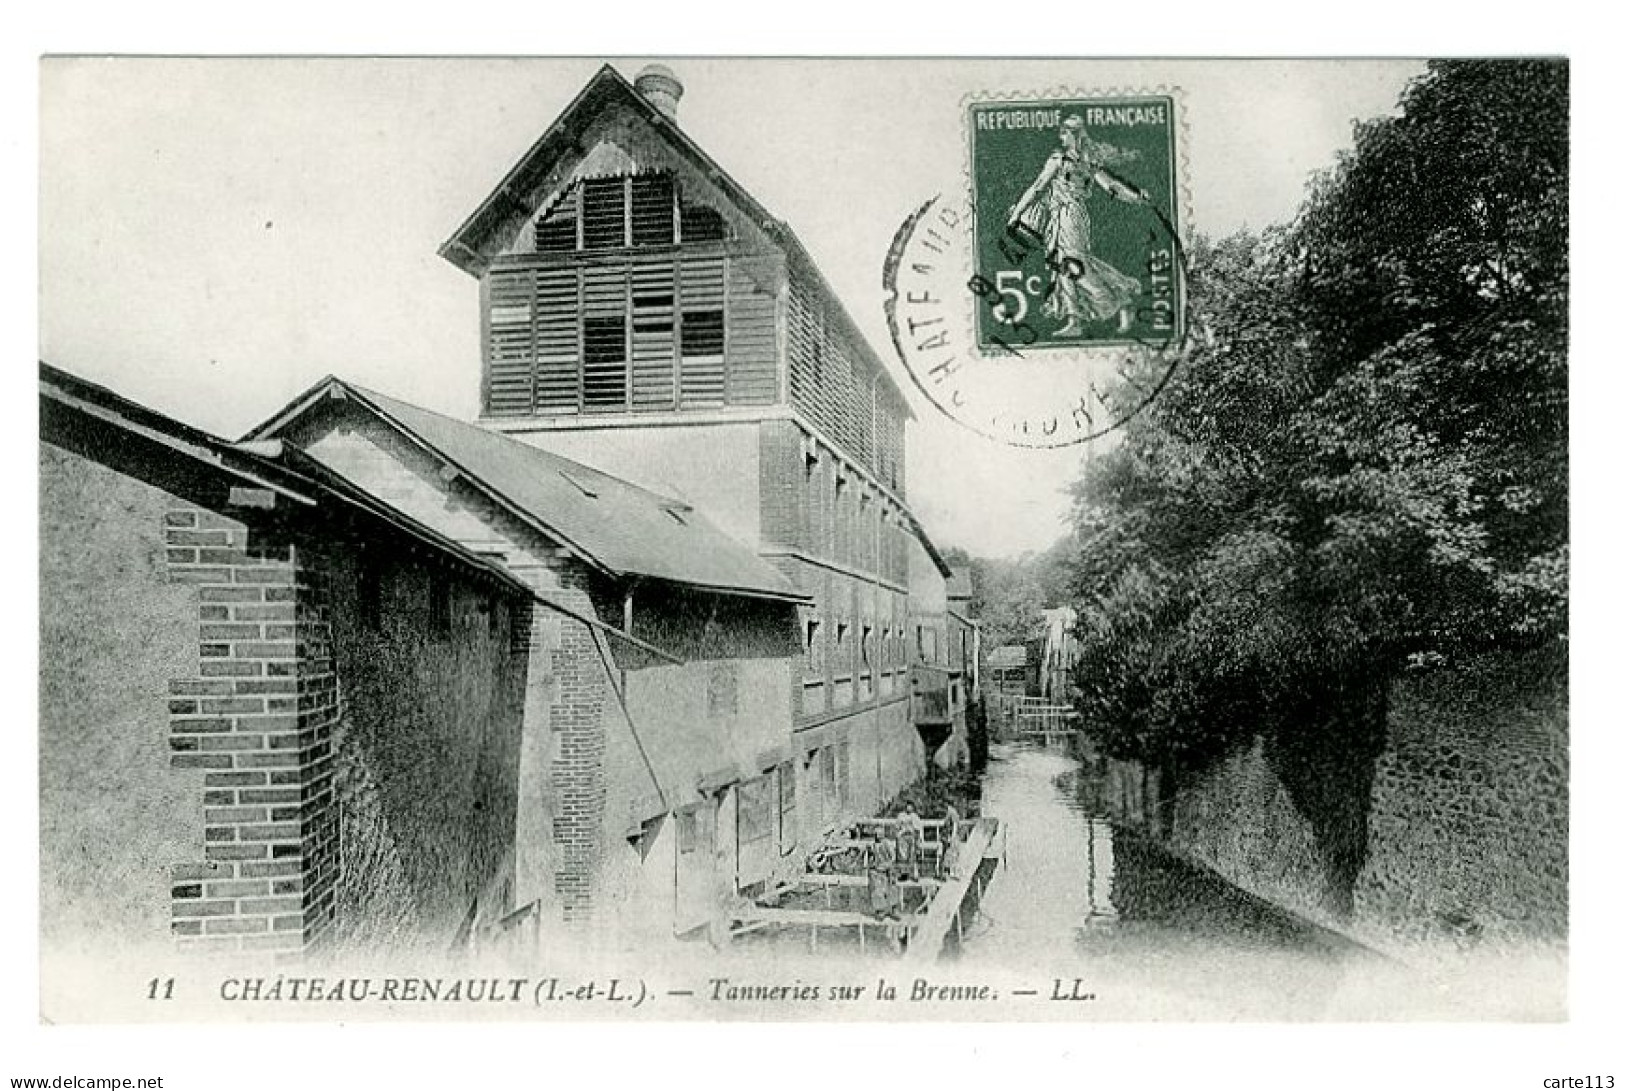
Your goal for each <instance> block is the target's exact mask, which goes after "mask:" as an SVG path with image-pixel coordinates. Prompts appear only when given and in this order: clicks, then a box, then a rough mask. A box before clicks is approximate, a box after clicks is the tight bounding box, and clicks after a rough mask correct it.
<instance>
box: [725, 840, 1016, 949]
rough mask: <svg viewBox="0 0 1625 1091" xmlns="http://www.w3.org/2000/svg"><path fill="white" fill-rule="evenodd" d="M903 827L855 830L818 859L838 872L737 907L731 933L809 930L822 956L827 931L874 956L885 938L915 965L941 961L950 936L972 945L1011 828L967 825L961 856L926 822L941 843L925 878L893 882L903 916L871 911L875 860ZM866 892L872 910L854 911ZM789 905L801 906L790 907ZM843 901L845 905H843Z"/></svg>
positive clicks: (926, 864) (926, 843) (927, 847)
mask: <svg viewBox="0 0 1625 1091" xmlns="http://www.w3.org/2000/svg"><path fill="white" fill-rule="evenodd" d="M897 824H898V820H897V819H884V818H865V819H860V820H858V821H857V822H855V823H853V824H852V826H850V827H848V830H847V831H846V832H845V833H844V834H843V835H841V836H838V837H835V838H833V839H831V840H830V841H827V842H825V844H824V845H822V846H821V847H820V849H819V850H818V851H817V852H815V853H814V854H813V859H814V865H813V866H815V867H825V868H833V869H834V870H808V871H806V872H805V873H803V874H801V875H798V876H796V877H795V878H794V879H790V880H786V881H785V882H782V883H780V884H778V885H777V886H775V887H773V888H772V889H771V890H769V891H767V892H766V893H764V894H762V895H760V896H758V897H757V898H756V899H755V900H754V901H752V902H750V903H748V904H743V905H739V906H737V907H735V908H734V909H733V910H732V911H731V913H730V921H729V924H730V928H729V932H730V934H731V935H732V936H735V937H744V936H747V935H750V934H752V933H760V932H764V931H767V930H783V929H790V928H798V929H806V931H807V939H808V945H809V947H810V949H811V950H814V951H816V950H817V949H818V945H819V934H820V931H823V932H825V933H828V932H831V931H833V932H835V933H836V934H837V935H842V936H854V935H855V937H856V939H857V945H858V950H859V951H860V952H867V951H868V948H869V943H870V941H871V939H878V940H879V941H881V942H884V943H886V944H887V945H889V946H890V947H891V948H892V949H893V950H894V951H900V952H902V953H903V954H904V956H905V957H906V958H907V959H908V960H910V961H930V960H932V959H935V958H936V957H937V956H938V955H939V954H940V953H941V952H942V949H943V947H944V945H945V944H946V943H947V942H948V936H949V935H950V934H952V935H953V936H954V937H955V939H956V940H962V939H963V938H964V929H965V923H966V921H965V915H966V910H967V902H971V904H970V908H971V909H972V910H974V908H975V906H977V905H980V903H981V896H982V894H983V892H984V891H985V889H986V886H987V884H988V883H989V882H991V881H992V877H993V875H994V874H995V873H996V872H997V870H998V867H999V865H1000V864H1001V863H1002V862H1003V859H1004V842H1005V838H1004V827H1003V825H1002V823H1001V822H1000V821H999V820H998V819H996V818H980V819H973V820H966V821H961V822H960V823H959V824H958V831H957V834H956V837H955V840H956V846H955V847H956V851H954V852H950V851H949V846H948V844H947V842H946V840H945V838H944V837H943V836H942V833H943V827H944V826H945V825H946V823H945V822H944V821H943V820H940V819H937V820H930V819H926V820H919V821H918V822H917V823H916V824H917V825H918V826H919V827H920V828H921V831H922V833H927V832H929V833H935V834H936V835H937V836H936V838H935V840H931V839H928V838H922V840H921V849H922V851H921V854H920V856H921V859H920V866H919V875H918V877H917V878H899V877H892V876H888V877H887V880H886V881H890V882H891V883H893V884H894V885H895V887H896V889H897V894H898V901H897V912H896V913H895V915H890V914H888V915H880V914H878V913H876V912H874V911H873V907H872V906H871V905H869V904H866V903H868V901H869V899H870V895H871V890H872V885H871V884H872V883H874V882H875V879H874V878H873V877H872V876H871V872H872V871H873V870H874V869H875V867H876V862H875V859H874V855H875V854H876V851H877V848H878V846H879V844H880V842H881V840H882V838H883V837H885V836H888V835H889V834H890V832H891V830H892V829H893V828H895V826H896V825H897ZM950 858H951V859H950ZM949 864H952V867H951V868H950V867H949V866H948V865H949ZM843 869H853V870H843ZM859 892H861V893H862V897H861V898H860V899H856V900H859V901H860V902H863V903H865V904H861V905H860V906H859V907H856V908H854V907H853V906H852V905H851V904H850V903H851V902H853V901H854V900H855V899H853V897H852V895H853V894H857V893H859ZM972 892H974V895H975V897H974V901H971V897H970V896H971V894H972ZM786 901H790V902H793V903H795V904H791V905H786V904H783V903H784V902H786ZM837 901H840V902H842V903H843V904H842V905H839V906H838V905H837V904H836V903H837Z"/></svg>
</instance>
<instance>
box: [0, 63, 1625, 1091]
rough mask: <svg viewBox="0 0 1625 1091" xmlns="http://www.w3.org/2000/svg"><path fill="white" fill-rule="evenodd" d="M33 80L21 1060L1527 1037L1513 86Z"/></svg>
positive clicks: (1076, 79)
mask: <svg viewBox="0 0 1625 1091" xmlns="http://www.w3.org/2000/svg"><path fill="white" fill-rule="evenodd" d="M1053 44H1054V46H1055V47H1056V48H1060V49H1065V48H1067V47H1066V45H1065V43H1061V42H1056V43H1053ZM37 66H38V91H39V111H38V162H37V165H38V234H37V242H38V254H37V266H38V353H37V356H38V361H37V365H36V366H37V380H36V383H35V393H34V394H33V397H34V398H35V399H36V402H37V414H36V413H35V412H34V411H33V410H32V409H28V410H26V412H25V417H26V418H27V420H28V421H29V422H31V421H32V420H33V419H34V418H35V416H37V427H38V436H37V444H34V445H33V447H34V450H33V452H31V453H28V454H27V457H26V458H22V459H21V461H23V462H25V463H26V464H27V465H25V469H26V471H27V472H28V474H29V475H31V476H32V477H33V479H34V483H35V490H36V491H35V496H36V498H37V519H38V522H37V536H36V537H37V549H38V553H37V579H38V584H37V589H35V592H34V593H35V598H37V602H38V617H37V633H35V634H33V635H32V636H31V639H33V640H35V641H36V642H37V653H38V661H37V662H38V673H37V679H34V680H32V681H33V684H34V685H36V686H37V700H38V704H37V709H38V713H37V725H36V727H35V730H34V731H33V732H32V734H33V737H34V743H33V746H32V747H31V748H30V749H31V750H32V752H33V755H34V759H35V765H37V770H38V781H37V789H34V790H33V793H32V794H33V795H34V796H35V798H37V816H38V817H37V845H38V856H37V871H36V874H37V886H36V885H35V881H34V880H33V877H32V876H30V877H29V878H30V882H29V886H28V887H27V888H26V890H27V893H26V897H27V899H28V900H30V901H32V902H33V903H34V904H35V905H36V906H37V918H35V919H36V920H37V931H36V932H35V935H34V937H33V938H32V940H30V941H29V942H30V944H31V945H37V952H38V955H37V958H38V975H39V976H38V993H37V1019H38V1021H39V1022H40V1023H41V1024H44V1025H47V1026H50V1027H57V1026H60V1025H75V1026H84V1027H94V1026H105V1025H109V1024H116V1025H120V1026H129V1025H131V1024H139V1025H141V1026H144V1027H152V1028H153V1029H155V1030H160V1029H161V1028H163V1027H168V1026H177V1025H193V1026H197V1027H199V1028H204V1027H208V1028H214V1027H219V1028H221V1029H222V1030H224V1029H227V1028H231V1027H246V1026H249V1025H257V1024H279V1025H286V1024H298V1025H301V1026H304V1027H306V1028H307V1029H314V1028H313V1027H312V1026H311V1025H313V1024H314V1025H320V1026H326V1027H338V1026H341V1025H343V1026H351V1025H356V1024H369V1025H370V1024H436V1025H437V1026H443V1025H457V1024H472V1023H479V1024H485V1025H489V1024H507V1025H511V1029H513V1030H514V1031H515V1032H516V1033H517V1032H519V1030H520V1028H525V1031H526V1032H527V1033H536V1032H540V1030H541V1028H543V1027H546V1028H551V1030H549V1031H548V1033H555V1034H556V1033H557V1032H558V1031H559V1029H560V1027H559V1025H560V1024H568V1025H570V1026H572V1027H573V1026H576V1025H578V1024H593V1025H595V1026H596V1027H597V1028H598V1030H599V1032H602V1031H603V1025H604V1024H609V1025H611V1026H613V1027H615V1028H618V1029H617V1031H616V1033H618V1034H619V1035H620V1037H619V1038H617V1039H616V1040H617V1041H621V1042H625V1043H628V1045H625V1046H616V1047H611V1046H608V1045H603V1046H599V1047H595V1048H600V1049H622V1048H626V1049H630V1050H632V1051H634V1052H635V1051H636V1047H632V1046H630V1044H629V1043H631V1042H633V1041H636V1040H637V1038H636V1036H637V1035H638V1034H639V1033H641V1032H640V1030H639V1028H641V1027H648V1028H652V1027H654V1026H655V1025H656V1024H672V1023H681V1024H689V1025H698V1024H712V1025H716V1024H729V1025H732V1026H735V1027H737V1029H738V1032H739V1033H741V1034H743V1033H745V1032H746V1028H745V1027H744V1026H741V1025H742V1024H751V1025H758V1024H786V1023H792V1024H831V1023H840V1024H862V1025H868V1026H871V1027H875V1028H879V1027H881V1026H883V1025H887V1024H953V1025H955V1026H957V1027H959V1028H960V1029H959V1030H958V1031H956V1032H955V1033H956V1034H959V1035H966V1036H975V1035H977V1034H979V1033H981V1032H980V1031H979V1030H978V1029H977V1028H979V1027H987V1026H988V1025H989V1024H1045V1025H1047V1027H1055V1026H1057V1025H1060V1026H1066V1027H1070V1028H1074V1029H1072V1030H1070V1031H1068V1032H1067V1033H1070V1034H1074V1035H1077V1036H1079V1037H1076V1038H1074V1039H1072V1040H1074V1041H1077V1042H1079V1043H1086V1042H1087V1041H1088V1035H1089V1034H1091V1033H1093V1032H1094V1031H1095V1030H1096V1028H1103V1027H1105V1026H1107V1025H1112V1024H1137V1025H1148V1026H1157V1027H1169V1028H1173V1027H1175V1026H1176V1025H1177V1026H1188V1025H1193V1024H1194V1025H1215V1024H1222V1025H1233V1024H1238V1023H1239V1024H1253V1025H1258V1024H1269V1025H1277V1026H1279V1032H1280V1033H1281V1034H1282V1035H1286V1036H1290V1035H1293V1034H1295V1033H1308V1032H1309V1028H1308V1027H1307V1026H1306V1025H1308V1024H1334V1025H1338V1026H1341V1027H1345V1028H1346V1027H1350V1026H1355V1027H1364V1028H1369V1031H1370V1032H1376V1031H1377V1030H1378V1028H1379V1027H1382V1026H1388V1027H1392V1026H1393V1025H1395V1024H1408V1025H1429V1026H1449V1027H1468V1026H1479V1027H1482V1026H1485V1025H1498V1026H1503V1027H1509V1028H1518V1032H1519V1033H1524V1032H1525V1028H1531V1029H1532V1028H1535V1027H1553V1026H1556V1027H1562V1026H1565V1025H1568V1024H1570V1023H1571V1021H1572V1020H1574V1019H1576V1018H1580V1017H1583V1016H1585V1015H1586V1014H1587V1013H1585V1012H1581V1011H1577V1010H1576V1009H1575V1007H1574V1003H1573V997H1572V995H1571V982H1572V977H1573V973H1574V971H1575V966H1574V965H1573V962H1572V960H1571V910H1572V909H1573V908H1574V904H1573V903H1574V900H1575V895H1574V894H1572V893H1571V877H1572V873H1573V872H1574V870H1575V868H1576V867H1578V866H1579V859H1580V858H1578V857H1576V856H1574V855H1573V853H1572V851H1571V849H1572V844H1571V819H1572V821H1573V822H1574V823H1584V822H1585V821H1586V818H1585V814H1586V812H1582V811H1581V810H1579V809H1577V808H1576V809H1572V813H1571V791H1570V785H1571V776H1570V774H1571V760H1570V740H1571V730H1570V697H1569V693H1570V642H1571V614H1570V558H1571V500H1570V468H1571V443H1570V403H1571V396H1570V379H1571V368H1570V355H1571V354H1570V321H1571V313H1570V172H1571V169H1570V152H1571V148H1570V143H1571V142H1570V75H1571V73H1570V64H1569V62H1568V60H1567V59H1565V58H1563V57H1561V56H1544V55H1527V56H1513V55H1503V56H1482V57H1475V56H1469V55H1461V56H1451V57H1448V58H1442V59H1430V58H1429V57H1428V56H1424V55H1418V56H1414V57H1413V56H1400V55H1395V56H1388V57H1363V58H1358V57H1346V58H1334V57H1307V56H1305V57H1289V56H1278V57H1263V56H1259V57H1253V58H1247V59H1243V58H1233V59H1218V58H1213V59H1203V58H1191V57H1169V58H1162V59H1159V58H1157V57H1155V56H1147V57H1144V58H1134V59H1131V58H1093V59H1086V58H1077V59H1064V58H1044V59H1039V58H996V57H988V56H982V57H974V58H972V57H964V58H950V57H939V58H925V57H918V58H904V57H890V58H885V57H875V58H860V57H840V58H836V57H824V58H818V57H804V58H787V57H746V56H733V57H717V56H704V55H689V54H680V53H672V54H665V55H649V56H643V55H638V56H623V55H616V54H611V55H605V56H575V57H551V58H548V57H519V56H508V57H496V56H463V57H428V56H415V57H409V56H396V57H391V56H374V57H365V56H314V55H307V56H181V55H173V56H157V55H113V56H109V55H88V54H82V55H75V54H66V53H56V54H50V55H45V56H42V57H40V58H39V59H38V62H37ZM1576 362H1577V363H1579V361H1578V360H1577V361H1576ZM21 397H22V395H21V392H19V393H18V398H19V399H20V398H21ZM1592 548H1593V549H1595V544H1593V546H1592ZM19 597H24V596H21V595H20V596H19ZM26 729H27V725H26V724H22V725H17V731H18V733H22V732H24V731H25V730H26ZM1576 729H1577V731H1576V734H1577V735H1581V736H1583V733H1584V732H1586V731H1591V732H1599V731H1603V730H1605V725H1604V724H1602V723H1598V722H1596V721H1595V718H1594V717H1593V718H1592V719H1591V720H1585V719H1579V720H1577V721H1576ZM14 836H17V837H23V836H34V834H32V833H26V832H24V831H21V830H17V831H14ZM1604 836H1606V835H1604ZM1587 859H1590V858H1589V857H1588V858H1587ZM1591 863H1592V865H1593V866H1595V865H1596V863H1597V862H1596V861H1595V860H1591ZM36 895H37V896H36ZM24 896H25V895H24V894H23V893H21V892H20V893H19V895H18V897H24ZM14 938H16V937H14ZM24 938H26V937H24ZM1577 957H1578V956H1577ZM1590 1014H1591V1015H1592V1016H1594V1015H1595V1013H1590ZM719 1029H720V1028H719ZM805 1030H806V1032H807V1033H813V1034H816V1033H818V1032H819V1028H817V1027H813V1026H808V1027H806V1028H805ZM989 1033H992V1030H991V1028H990V1030H989ZM1080 1048H1086V1047H1081V1046H1080ZM1345 1048H1346V1047H1345ZM832 1057H833V1055H832V1054H831V1055H826V1054H824V1053H823V1052H821V1051H820V1050H818V1049H813V1050H812V1051H811V1052H810V1053H809V1054H808V1059H809V1061H810V1062H813V1063H815V1064H818V1065H824V1064H830V1065H834V1067H833V1068H832V1069H831V1070H830V1071H831V1073H832V1074H831V1076H830V1078H832V1079H845V1078H849V1077H851V1075H852V1073H851V1072H850V1071H848V1072H847V1074H846V1075H845V1076H837V1075H834V1074H833V1073H834V1072H835V1071H836V1070H838V1069H839V1068H840V1067H842V1066H841V1065H835V1064H834V1062H833V1060H832ZM1561 1060H1563V1058H1562V1057H1559V1056H1556V1055H1553V1056H1551V1057H1549V1058H1546V1059H1544V1060H1543V1061H1542V1062H1541V1063H1542V1064H1544V1065H1545V1069H1550V1071H1549V1072H1548V1071H1545V1069H1542V1070H1541V1073H1542V1074H1541V1077H1540V1078H1547V1077H1550V1078H1568V1077H1571V1076H1573V1075H1574V1073H1572V1072H1570V1071H1569V1068H1571V1067H1573V1066H1572V1065H1570V1066H1568V1067H1565V1066H1564V1065H1563V1064H1560V1063H1558V1062H1559V1061H1561ZM1548 1062H1549V1063H1548ZM53 1063H54V1065H55V1068H56V1069H58V1070H61V1074H63V1075H66V1074H67V1073H68V1071H69V1069H71V1068H72V1065H70V1064H69V1062H67V1061H65V1060H62V1059H57V1060H56V1061H54V1062H53ZM852 1063H856V1062H855V1061H853V1062H852ZM64 1066H67V1067H64ZM80 1067H83V1068H84V1069H85V1074H86V1075H89V1074H90V1072H89V1068H90V1067H91V1066H90V1065H89V1062H88V1059H87V1060H86V1062H85V1063H84V1064H83V1065H81V1066H80ZM102 1067H107V1066H106V1065H103V1066H102ZM113 1067H114V1068H117V1065H116V1064H115V1065H113ZM1539 1067H1540V1065H1535V1064H1532V1065H1531V1067H1530V1071H1531V1072H1534V1071H1535V1069H1536V1068H1539ZM1588 1070H1589V1071H1590V1075H1589V1076H1587V1075H1586V1074H1585V1073H1579V1075H1580V1077H1581V1078H1582V1080H1592V1081H1598V1082H1591V1083H1585V1082H1582V1083H1573V1084H1561V1083H1556V1084H1554V1083H1550V1082H1548V1083H1545V1084H1544V1086H1547V1087H1552V1086H1574V1087H1580V1086H1585V1087H1593V1086H1594V1087H1598V1088H1604V1087H1610V1086H1612V1080H1613V1076H1614V1075H1616V1074H1618V1075H1625V1073H1619V1072H1618V1070H1617V1068H1616V1069H1598V1068H1594V1067H1593V1068H1589V1069H1588ZM97 1071H98V1072H101V1068H98V1069H97ZM27 1074H28V1073H24V1072H22V1071H18V1072H15V1073H13V1072H5V1073H0V1075H5V1076H8V1077H9V1076H23V1075H27ZM102 1074H104V1075H113V1074H115V1073H113V1072H112V1071H108V1072H106V1073H102ZM117 1075H119V1076H121V1077H122V1076H135V1075H137V1074H136V1073H134V1072H133V1071H129V1072H126V1071H124V1070H122V1069H120V1070H119V1071H118V1072H117ZM1520 1080H1521V1077H1520ZM14 1085H15V1086H25V1084H14ZM401 1085H402V1086H407V1084H401ZM1180 1085H1181V1086H1183V1084H1180ZM26 1086H35V1084H26ZM38 1086H46V1085H45V1084H38ZM52 1086H102V1085H100V1084H89V1083H83V1084H73V1083H62V1084H59V1085H52ZM109 1086H118V1085H116V1084H115V1085H109ZM122 1086H132V1087H136V1086H190V1084H184V1083H173V1084H161V1085H160V1084H148V1083H126V1084H123V1085H122ZM199 1086H202V1085H201V1084H200V1085H199ZM245 1086H246V1085H245ZM254 1086H258V1085H257V1084H256V1085H254ZM436 1086H439V1084H438V1083H437V1084H436ZM1169 1086H1174V1085H1173V1084H1170V1085H1169ZM1260 1086H1277V1084H1274V1083H1266V1084H1260ZM1337 1086H1342V1084H1338V1085H1337ZM1505 1086H1509V1087H1512V1086H1534V1087H1538V1086H1543V1085H1542V1084H1541V1083H1540V1082H1539V1079H1536V1078H1535V1077H1533V1076H1531V1077H1530V1080H1528V1081H1523V1082H1517V1081H1513V1082H1508V1083H1506V1084H1505Z"/></svg>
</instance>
